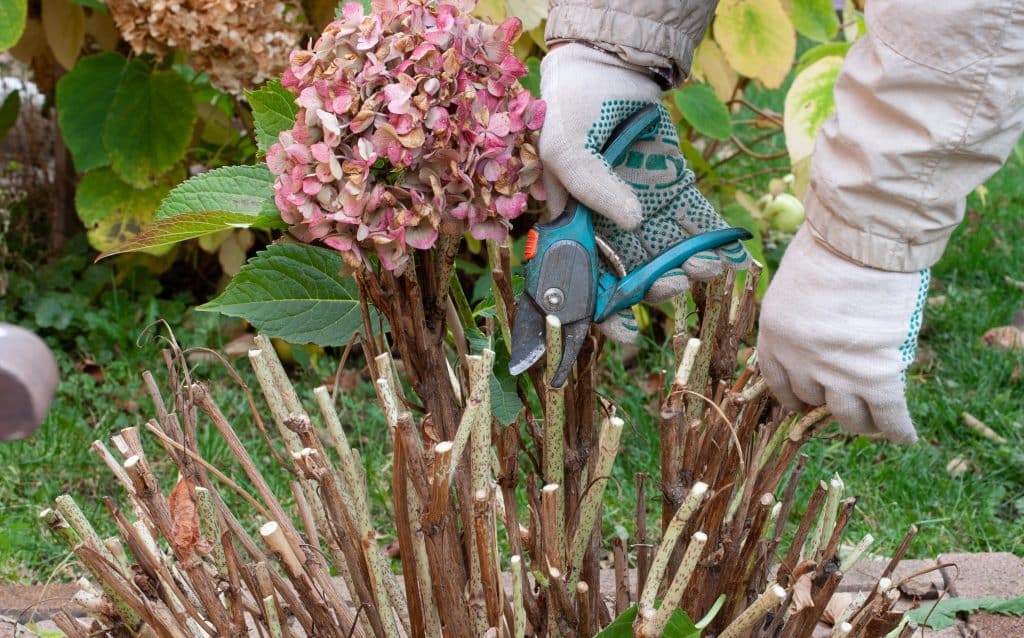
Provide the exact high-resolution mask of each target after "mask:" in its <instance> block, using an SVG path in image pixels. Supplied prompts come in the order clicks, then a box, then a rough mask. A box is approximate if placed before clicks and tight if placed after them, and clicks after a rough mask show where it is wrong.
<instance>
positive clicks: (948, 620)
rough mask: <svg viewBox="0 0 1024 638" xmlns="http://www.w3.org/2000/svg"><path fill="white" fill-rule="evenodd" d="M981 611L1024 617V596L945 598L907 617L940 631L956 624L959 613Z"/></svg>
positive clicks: (911, 611)
mask: <svg viewBox="0 0 1024 638" xmlns="http://www.w3.org/2000/svg"><path fill="white" fill-rule="evenodd" d="M933 609H934V611H933ZM979 610H983V611H987V612H991V613H993V614H1002V615H1004V616H1022V615H1024V596H1018V597H1017V598H1010V599H1006V600H1003V599H999V598H996V597H994V596H985V597H983V598H943V599H942V600H940V601H938V602H936V603H933V604H931V605H924V606H922V607H918V608H917V609H912V610H910V611H908V612H907V616H908V617H909V618H910V619H911V620H913V621H915V622H917V623H918V624H919V625H927V626H928V627H931V628H932V629H935V630H940V629H945V628H947V627H952V626H953V625H954V624H956V615H957V614H958V613H960V612H966V613H972V612H975V611H979Z"/></svg>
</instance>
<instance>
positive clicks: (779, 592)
mask: <svg viewBox="0 0 1024 638" xmlns="http://www.w3.org/2000/svg"><path fill="white" fill-rule="evenodd" d="M768 591H769V592H771V595H772V596H773V597H774V598H775V601H776V602H778V601H780V600H782V599H783V598H785V597H786V590H785V589H783V588H782V585H779V584H778V583H776V584H774V585H772V586H771V587H770V588H769V589H768Z"/></svg>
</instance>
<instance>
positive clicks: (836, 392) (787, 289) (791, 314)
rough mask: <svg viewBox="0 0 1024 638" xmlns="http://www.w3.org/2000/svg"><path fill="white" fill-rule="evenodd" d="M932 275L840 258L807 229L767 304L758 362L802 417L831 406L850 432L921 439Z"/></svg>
mask: <svg viewBox="0 0 1024 638" xmlns="http://www.w3.org/2000/svg"><path fill="white" fill-rule="evenodd" d="M928 281H929V271H928V270H922V271H920V272H915V273H902V272H889V271H885V270H876V269H874V268H868V267H866V266H861V265H859V264H856V263H854V262H852V261H848V260H847V259H845V258H844V257H841V256H840V255H839V254H837V253H834V252H832V250H830V249H829V248H828V247H827V246H826V245H825V244H824V243H822V242H821V241H819V240H818V239H816V238H815V237H814V236H813V235H812V234H811V231H810V229H809V228H808V227H807V226H806V225H804V227H803V228H801V229H800V231H799V232H797V234H796V237H795V238H794V239H793V242H792V243H791V244H790V245H789V248H788V249H787V250H786V254H785V255H784V256H783V258H782V264H781V265H780V266H779V271H778V272H777V273H776V274H775V277H774V278H773V279H772V283H771V286H769V288H768V292H767V293H766V294H765V297H764V301H763V302H762V304H761V320H760V324H761V327H760V333H759V334H758V338H757V352H758V361H759V362H760V367H761V371H762V373H763V374H764V377H765V380H766V381H767V382H768V386H769V387H770V388H771V390H772V392H774V393H775V396H776V397H778V399H779V401H781V402H782V404H783V405H784V406H786V407H787V408H790V409H792V410H800V409H804V408H806V407H807V406H816V405H822V404H827V405H828V407H829V408H831V410H832V415H833V417H834V418H835V420H836V421H838V422H839V424H840V425H842V426H843V427H845V428H846V429H848V430H850V431H851V432H855V433H858V434H866V435H869V436H873V437H880V438H887V439H889V440H891V441H895V442H897V443H913V442H915V441H917V433H916V432H915V431H914V425H913V423H911V421H910V412H909V411H908V410H907V399H906V394H905V390H906V381H907V368H908V367H909V366H910V364H911V363H913V361H914V351H915V349H916V347H917V333H918V331H919V330H920V328H921V312H922V310H923V309H924V303H925V299H926V298H927V295H928Z"/></svg>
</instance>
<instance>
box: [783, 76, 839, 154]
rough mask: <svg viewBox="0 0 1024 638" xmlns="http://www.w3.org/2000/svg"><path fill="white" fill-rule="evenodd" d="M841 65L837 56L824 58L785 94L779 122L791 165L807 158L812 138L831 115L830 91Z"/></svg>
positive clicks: (832, 99) (798, 79)
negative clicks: (781, 120) (783, 110)
mask: <svg viewBox="0 0 1024 638" xmlns="http://www.w3.org/2000/svg"><path fill="white" fill-rule="evenodd" d="M842 65H843V58H841V57H839V56H828V57H824V58H822V59H820V60H818V61H817V62H815V63H814V64H812V65H810V66H808V67H807V68H806V69H804V70H803V71H802V72H801V73H800V74H799V75H797V76H796V79H794V80H793V84H792V86H791V87H790V88H789V92H788V93H786V107H785V113H784V116H783V122H784V128H785V132H786V148H787V149H788V150H789V158H790V161H791V162H792V163H794V164H796V163H797V162H799V161H800V160H803V159H805V158H808V157H810V156H811V153H812V152H813V151H814V138H816V137H817V136H818V131H819V130H821V126H822V125H823V124H824V123H825V120H826V119H828V117H829V116H830V115H832V112H833V111H835V98H834V96H833V94H832V89H833V87H834V86H835V83H836V76H838V75H839V68H840V67H841V66H842Z"/></svg>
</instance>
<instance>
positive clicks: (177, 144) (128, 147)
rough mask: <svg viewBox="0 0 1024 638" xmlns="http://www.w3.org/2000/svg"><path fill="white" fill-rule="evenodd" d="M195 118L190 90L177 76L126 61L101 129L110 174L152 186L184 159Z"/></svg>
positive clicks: (140, 184)
mask: <svg viewBox="0 0 1024 638" xmlns="http://www.w3.org/2000/svg"><path fill="white" fill-rule="evenodd" d="M195 119H196V107H195V104H193V102H192V88H191V86H190V85H189V83H188V81H187V80H186V79H185V78H184V77H182V76H181V74H180V73H178V72H177V71H173V70H168V71H153V70H152V69H151V68H150V67H149V65H148V64H147V63H146V62H144V61H143V60H141V59H139V58H133V59H131V60H129V61H128V64H127V65H126V66H125V69H124V72H123V73H122V74H121V83H120V84H119V85H118V87H117V91H116V93H115V94H114V101H113V103H112V104H111V105H110V112H109V114H108V115H107V122H108V123H109V125H108V126H106V127H105V129H104V131H103V145H104V146H105V147H106V148H107V151H108V152H109V153H110V160H111V165H112V166H113V168H114V171H115V172H116V173H117V174H118V175H120V176H121V177H122V178H123V179H124V180H125V181H127V182H129V183H131V184H135V185H137V186H147V185H149V184H152V183H153V182H155V181H156V179H157V178H158V177H159V176H160V175H163V174H164V173H166V172H167V171H169V170H170V169H171V168H173V167H174V165H175V164H177V163H178V162H179V161H180V160H181V159H182V157H184V155H185V150H186V149H187V148H188V143H189V140H190V139H191V137H192V124H193V122H195Z"/></svg>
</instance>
